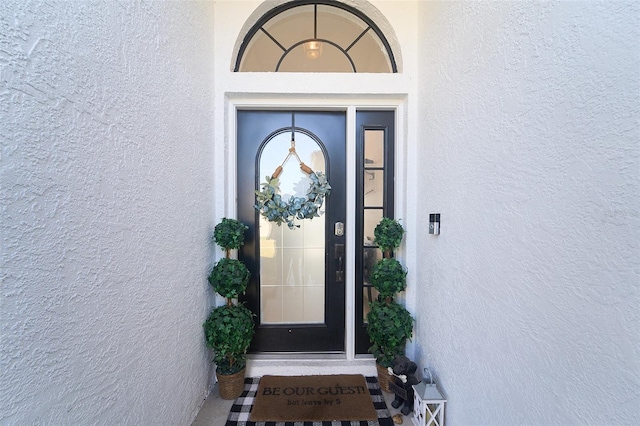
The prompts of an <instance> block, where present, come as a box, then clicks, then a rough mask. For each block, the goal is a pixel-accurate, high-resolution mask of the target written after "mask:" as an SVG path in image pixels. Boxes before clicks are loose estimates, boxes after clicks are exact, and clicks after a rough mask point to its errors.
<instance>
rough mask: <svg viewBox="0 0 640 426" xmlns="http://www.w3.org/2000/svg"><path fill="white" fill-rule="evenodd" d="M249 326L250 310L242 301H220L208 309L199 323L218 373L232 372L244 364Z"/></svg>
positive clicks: (238, 369) (250, 336)
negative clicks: (201, 322) (212, 353)
mask: <svg viewBox="0 0 640 426" xmlns="http://www.w3.org/2000/svg"><path fill="white" fill-rule="evenodd" d="M253 326H254V323H253V314H252V313H251V311H250V310H249V309H247V308H246V307H245V306H244V305H224V306H220V307H217V308H214V309H213V310H212V311H211V313H210V314H209V317H208V318H207V320H206V321H205V323H204V324H203V327H204V335H205V340H206V344H207V346H208V347H210V348H212V349H213V350H214V353H215V355H214V359H213V360H214V362H215V363H216V365H217V371H218V373H220V374H234V373H237V372H239V371H240V370H242V369H243V368H245V366H246V354H247V350H248V349H249V345H250V344H251V339H252V337H253V333H254V329H253Z"/></svg>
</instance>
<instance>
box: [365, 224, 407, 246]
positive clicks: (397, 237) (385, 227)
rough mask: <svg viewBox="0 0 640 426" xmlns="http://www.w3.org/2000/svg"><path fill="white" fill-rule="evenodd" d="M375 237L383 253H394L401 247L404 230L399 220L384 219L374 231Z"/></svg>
mask: <svg viewBox="0 0 640 426" xmlns="http://www.w3.org/2000/svg"><path fill="white" fill-rule="evenodd" d="M373 235H374V237H375V240H374V241H375V243H376V244H377V245H378V247H380V250H382V251H383V252H384V251H393V250H395V249H397V248H398V247H400V243H401V242H402V236H403V235H404V228H403V227H402V225H400V222H398V221H397V220H394V219H389V218H388V217H383V218H382V220H381V221H380V223H378V225H377V226H376V228H375V229H374V230H373Z"/></svg>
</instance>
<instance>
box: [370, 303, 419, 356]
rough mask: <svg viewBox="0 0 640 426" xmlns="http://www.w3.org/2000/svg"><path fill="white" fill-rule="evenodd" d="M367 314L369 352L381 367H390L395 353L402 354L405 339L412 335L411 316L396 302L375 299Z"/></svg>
mask: <svg viewBox="0 0 640 426" xmlns="http://www.w3.org/2000/svg"><path fill="white" fill-rule="evenodd" d="M370 306H371V310H370V311H369V313H368V314H367V322H368V325H367V332H368V333H369V339H370V341H371V343H372V345H371V347H370V348H369V352H370V353H372V354H373V356H375V357H376V362H377V363H378V364H380V365H381V366H382V367H385V368H386V367H390V366H391V364H392V362H393V359H394V358H395V357H396V355H403V354H404V346H405V344H406V342H407V339H409V340H411V337H412V336H413V318H412V317H411V314H410V313H409V311H407V310H406V309H405V308H404V307H403V306H401V305H399V304H397V303H396V302H387V301H384V300H376V301H373V302H372V303H371V305H370Z"/></svg>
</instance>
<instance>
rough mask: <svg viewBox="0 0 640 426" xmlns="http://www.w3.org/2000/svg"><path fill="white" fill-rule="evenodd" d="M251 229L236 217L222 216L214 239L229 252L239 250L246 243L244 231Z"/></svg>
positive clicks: (214, 232)
mask: <svg viewBox="0 0 640 426" xmlns="http://www.w3.org/2000/svg"><path fill="white" fill-rule="evenodd" d="M247 229H249V227H248V226H247V225H245V224H244V223H242V222H239V221H237V220H235V219H228V218H226V217H225V218H222V221H221V222H220V223H219V224H217V225H216V227H215V228H214V230H213V240H214V241H215V242H216V244H218V245H219V246H220V247H222V249H223V250H225V251H226V252H227V257H229V251H230V250H237V249H239V248H240V246H242V245H243V244H244V231H246V230H247Z"/></svg>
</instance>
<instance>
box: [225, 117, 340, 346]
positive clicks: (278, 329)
mask: <svg viewBox="0 0 640 426" xmlns="http://www.w3.org/2000/svg"><path fill="white" fill-rule="evenodd" d="M292 113H294V114H295V127H296V129H297V128H302V129H309V128H312V129H313V131H312V132H311V133H313V134H315V135H316V136H317V138H318V139H319V140H320V141H322V144H324V145H325V148H326V149H327V150H328V151H330V152H331V153H330V155H329V156H328V158H327V161H328V162H327V171H328V173H327V177H328V180H329V182H330V183H331V185H332V190H331V195H330V196H329V197H328V198H327V199H326V200H325V203H326V212H327V213H326V223H325V226H326V230H325V235H326V236H327V245H326V248H327V250H326V256H327V258H326V259H325V265H326V268H325V285H326V289H325V315H326V317H325V318H326V322H325V324H295V325H262V324H259V322H260V321H259V316H258V318H257V321H256V322H257V324H258V326H257V327H256V334H255V336H254V339H253V341H252V345H251V348H250V349H249V351H250V352H253V353H256V352H258V353H259V352H283V351H284V352H345V349H346V342H345V331H346V323H345V316H346V314H345V312H346V309H347V307H346V303H345V302H346V292H345V281H346V280H345V279H343V280H342V282H337V280H336V279H335V278H336V276H337V274H336V272H337V268H338V263H339V262H337V261H335V260H334V259H333V257H332V256H331V253H332V252H333V251H334V247H335V246H336V245H337V244H345V239H346V238H345V236H344V235H342V236H336V235H334V232H333V229H334V224H335V223H336V222H343V223H344V222H346V185H345V184H344V182H345V181H346V112H345V111H308V110H300V111H298V110H288V111H287V110H240V109H239V110H237V111H236V117H237V123H240V122H241V121H242V122H243V124H242V125H241V124H238V126H237V134H236V141H241V140H242V141H244V142H243V143H242V144H240V143H238V146H237V149H238V151H237V172H236V174H237V176H236V178H237V188H238V191H237V215H238V219H239V220H240V221H242V222H244V223H245V224H247V225H248V226H249V230H248V231H247V233H246V239H247V241H246V242H245V245H244V246H243V247H242V249H241V250H240V251H239V253H238V254H239V258H240V259H241V260H243V261H244V262H245V264H246V265H247V267H248V268H249V271H250V272H251V275H252V278H251V281H250V283H249V288H248V290H247V293H246V294H245V296H244V297H243V298H242V299H241V301H243V302H244V303H246V304H247V306H248V307H249V308H250V309H251V310H252V311H253V312H256V313H257V314H258V315H259V312H260V294H259V293H260V292H259V288H260V282H259V273H258V270H259V265H258V261H257V259H258V258H259V255H258V254H259V249H260V248H259V241H256V240H257V238H256V237H257V232H256V224H257V223H258V212H257V211H256V210H255V209H254V208H253V205H254V204H255V195H254V192H253V189H254V188H257V187H258V185H259V184H260V182H261V181H262V180H263V179H264V176H258V173H257V172H256V171H257V170H258V168H257V159H258V157H257V156H256V153H257V152H258V151H259V149H260V147H261V146H262V144H263V143H264V142H265V141H267V140H269V139H270V138H271V137H272V136H273V135H274V134H276V133H282V132H283V131H290V129H291V125H292V118H291V114H292ZM318 116H321V117H322V125H320V126H318V123H317V120H318ZM314 126H315V127H314ZM287 129H288V130H287ZM340 129H342V130H341V140H336V138H335V133H336V130H338V131H340ZM247 141H250V142H247ZM337 144H341V146H338V145H337ZM340 150H341V151H340ZM340 175H341V176H340ZM247 188H252V190H251V191H248V190H247ZM344 263H345V262H344V259H343V263H342V264H343V265H344Z"/></svg>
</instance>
